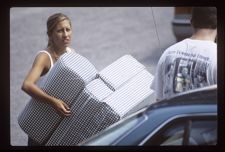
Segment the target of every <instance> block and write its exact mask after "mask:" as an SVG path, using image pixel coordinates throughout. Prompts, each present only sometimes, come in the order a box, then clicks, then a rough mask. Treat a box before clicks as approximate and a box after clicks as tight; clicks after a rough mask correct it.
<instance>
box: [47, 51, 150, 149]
mask: <svg viewBox="0 0 225 152" xmlns="http://www.w3.org/2000/svg"><path fill="white" fill-rule="evenodd" d="M108 72H111V73H110V74H111V75H112V76H110V75H109V73H108ZM127 72H128V73H127ZM99 75H100V76H99V79H95V80H93V81H92V82H90V83H89V84H88V85H87V86H86V87H85V89H84V91H83V92H82V93H81V96H80V98H79V100H78V101H77V104H74V106H73V107H72V111H73V114H72V116H71V117H68V118H65V119H64V120H63V121H62V122H61V123H60V125H59V127H58V128H57V129H56V130H55V132H54V133H53V135H52V136H51V138H50V139H49V141H48V142H47V144H46V145H48V146H55V145H60V146H71V145H77V144H79V143H80V142H82V141H84V140H86V139H87V138H89V137H91V136H93V135H95V134H97V133H98V132H100V131H102V130H103V129H105V128H107V127H109V126H110V125H112V124H113V123H115V122H117V121H119V120H120V119H121V118H123V117H124V116H126V115H127V114H128V113H129V112H130V111H132V110H133V109H135V107H137V106H138V105H141V106H142V107H144V106H145V105H146V103H142V102H143V101H144V99H145V98H147V97H148V96H149V95H150V94H151V93H152V92H153V91H152V90H151V89H150V84H151V82H152V79H153V76H152V75H151V74H150V73H149V72H148V71H147V70H146V69H145V67H144V66H143V65H141V64H140V63H139V62H138V61H137V60H135V59H134V58H133V57H132V56H130V55H126V56H123V57H121V58H120V59H118V60H116V61H115V62H113V63H112V64H111V65H109V66H108V67H106V68H105V69H103V71H101V72H100V74H99ZM107 86H108V87H107ZM110 88H111V89H110ZM112 90H113V91H112ZM81 103H83V104H82V106H81ZM147 104H149V103H147ZM139 108H141V107H139Z"/></svg>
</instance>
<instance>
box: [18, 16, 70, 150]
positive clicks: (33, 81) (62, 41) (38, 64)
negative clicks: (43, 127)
mask: <svg viewBox="0 0 225 152" xmlns="http://www.w3.org/2000/svg"><path fill="white" fill-rule="evenodd" d="M47 34H48V38H49V40H48V46H47V48H46V49H45V50H42V51H39V52H38V54H37V56H36V58H35V60H34V62H33V65H32V68H31V69H30V71H29V73H28V74H27V76H26V78H25V80H24V82H23V85H22V90H23V91H25V92H26V93H27V94H29V95H30V96H31V97H32V98H36V99H38V101H41V102H44V103H47V104H49V105H50V106H52V107H53V108H54V109H55V110H56V111H57V112H58V113H59V114H60V115H62V116H70V115H71V111H70V108H69V107H68V105H67V104H66V103H65V102H64V101H62V100H60V99H57V98H54V97H52V96H50V95H48V94H46V93H45V92H44V91H43V90H41V89H40V87H39V86H38V85H37V82H38V81H40V79H42V77H43V76H47V73H48V72H49V71H50V70H51V68H52V67H53V64H54V63H55V62H56V61H57V60H58V58H59V57H60V56H61V55H62V54H64V53H66V52H70V51H73V49H71V48H69V47H68V46H69V45H70V43H71V36H72V25H71V21H70V19H69V18H68V17H67V16H66V15H64V14H62V13H57V14H54V15H52V16H50V17H49V18H48V20H47ZM33 145H38V144H37V143H36V142H35V141H33V140H32V139H31V138H29V137H28V146H33Z"/></svg>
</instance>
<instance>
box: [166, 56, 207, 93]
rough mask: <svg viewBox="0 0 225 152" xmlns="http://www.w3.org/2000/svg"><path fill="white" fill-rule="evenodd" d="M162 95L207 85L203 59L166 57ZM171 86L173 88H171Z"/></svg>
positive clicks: (205, 63) (205, 67) (205, 66)
mask: <svg viewBox="0 0 225 152" xmlns="http://www.w3.org/2000/svg"><path fill="white" fill-rule="evenodd" d="M165 63H166V65H167V66H166V67H165V83H164V84H165V86H164V92H163V93H164V95H165V94H167V95H170V94H174V93H180V92H184V91H188V90H191V89H195V88H199V87H203V86H206V85H207V66H208V62H206V61H204V60H196V59H193V58H191V59H188V58H176V59H174V58H173V57H171V56H167V57H166V61H165ZM171 86H173V89H172V90H171Z"/></svg>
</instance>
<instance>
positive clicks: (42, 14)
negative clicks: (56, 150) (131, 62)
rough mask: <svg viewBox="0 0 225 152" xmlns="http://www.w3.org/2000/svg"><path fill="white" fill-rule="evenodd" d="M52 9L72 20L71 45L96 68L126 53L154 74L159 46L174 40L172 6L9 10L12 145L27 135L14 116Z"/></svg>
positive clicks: (22, 101)
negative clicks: (22, 87) (24, 81)
mask: <svg viewBox="0 0 225 152" xmlns="http://www.w3.org/2000/svg"><path fill="white" fill-rule="evenodd" d="M56 12H62V13H65V14H66V15H68V16H69V17H70V18H71V20H72V24H73V40H72V47H73V48H74V49H75V50H76V51H77V52H78V53H79V54H81V55H83V56H85V57H86V58H87V59H88V60H89V61H90V62H91V63H93V64H94V65H95V67H96V68H97V69H98V70H101V69H103V68H104V67H106V66H107V65H109V64H110V63H112V62H113V61H115V60H116V59H118V58H119V57H121V56H123V55H125V54H131V55H132V56H133V57H134V58H136V59H137V60H138V61H139V62H141V63H142V64H143V65H145V66H146V67H147V69H148V71H149V72H150V73H152V74H154V73H155V66H156V64H157V62H158V59H159V57H160V55H161V54H162V52H163V50H164V49H165V48H167V47H168V46H170V45H171V44H173V43H175V37H174V35H173V32H172V26H171V21H172V18H173V7H152V8H151V7H124V8H123V7H77V8H70V7H67V8H62V7H61V8H47V7H45V8H35V7H34V8H29V7H26V8H19V7H17V8H15V7H14V8H11V9H10V127H11V128H10V130H11V145H13V146H26V145H27V135H26V134H25V133H24V132H23V131H22V130H21V129H20V127H19V126H18V123H17V117H18V115H19V113H20V112H21V111H22V110H23V108H24V106H25V105H26V103H27V102H28V101H29V99H30V97H29V96H28V95H27V94H25V93H24V92H23V91H21V84H22V82H23V80H24V78H25V76H26V74H27V72H28V71H29V69H30V68H31V65H32V62H33V59H34V57H35V55H36V53H37V51H39V50H41V49H44V48H45V47H46V45H47V40H48V38H47V35H46V21H47V18H48V17H49V16H50V15H52V14H53V13H56Z"/></svg>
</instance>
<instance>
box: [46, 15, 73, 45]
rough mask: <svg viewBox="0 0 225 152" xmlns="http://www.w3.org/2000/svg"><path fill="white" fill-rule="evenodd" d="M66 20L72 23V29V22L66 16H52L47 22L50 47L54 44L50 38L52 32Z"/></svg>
mask: <svg viewBox="0 0 225 152" xmlns="http://www.w3.org/2000/svg"><path fill="white" fill-rule="evenodd" d="M64 20H68V21H69V23H70V26H71V27H72V24H71V20H70V19H69V17H68V16H66V15H65V14H62V13H56V14H53V15H51V16H50V17H49V18H48V20H47V34H48V37H49V39H48V46H50V45H51V44H52V42H51V40H50V36H51V35H52V32H53V30H54V28H55V27H56V25H57V24H58V23H59V22H62V21H64Z"/></svg>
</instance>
